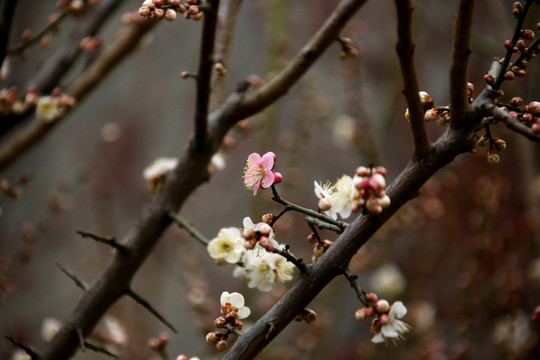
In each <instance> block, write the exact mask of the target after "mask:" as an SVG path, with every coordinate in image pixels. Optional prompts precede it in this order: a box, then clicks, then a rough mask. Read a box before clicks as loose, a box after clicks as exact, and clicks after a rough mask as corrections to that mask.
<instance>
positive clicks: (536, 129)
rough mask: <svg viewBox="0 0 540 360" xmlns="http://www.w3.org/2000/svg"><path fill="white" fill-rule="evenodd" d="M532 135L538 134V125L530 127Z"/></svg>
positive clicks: (539, 131)
mask: <svg viewBox="0 0 540 360" xmlns="http://www.w3.org/2000/svg"><path fill="white" fill-rule="evenodd" d="M531 131H532V132H533V134H540V123H536V124H533V125H532V127H531Z"/></svg>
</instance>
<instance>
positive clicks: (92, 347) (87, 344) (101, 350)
mask: <svg viewBox="0 0 540 360" xmlns="http://www.w3.org/2000/svg"><path fill="white" fill-rule="evenodd" d="M84 346H85V347H86V348H87V349H88V350H92V351H94V352H97V353H102V354H105V355H109V356H110V357H112V358H115V359H118V358H119V356H118V355H116V354H114V353H112V352H110V351H109V350H107V349H105V348H103V347H101V346H98V345H95V344H92V343H90V342H88V341H85V342H84Z"/></svg>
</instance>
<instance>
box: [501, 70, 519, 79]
mask: <svg viewBox="0 0 540 360" xmlns="http://www.w3.org/2000/svg"><path fill="white" fill-rule="evenodd" d="M515 77H516V74H514V73H513V72H512V71H507V72H506V73H505V74H504V80H508V81H510V80H514V79H515Z"/></svg>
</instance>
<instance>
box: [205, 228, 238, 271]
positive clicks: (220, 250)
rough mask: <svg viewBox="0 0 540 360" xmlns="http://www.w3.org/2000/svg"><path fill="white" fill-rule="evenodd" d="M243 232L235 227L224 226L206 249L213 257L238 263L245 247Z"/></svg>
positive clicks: (230, 262)
mask: <svg viewBox="0 0 540 360" xmlns="http://www.w3.org/2000/svg"><path fill="white" fill-rule="evenodd" d="M243 243H244V241H243V238H242V234H240V230H239V229H238V228H235V227H229V228H223V229H221V230H220V231H219V233H218V235H217V237H216V238H214V239H212V240H211V241H210V242H209V243H208V245H207V247H206V249H207V250H208V254H210V256H211V257H212V258H213V259H216V260H219V259H223V260H225V261H226V262H228V263H229V264H236V263H237V262H238V261H240V259H241V258H242V255H243V254H244V251H245V248H244V246H243Z"/></svg>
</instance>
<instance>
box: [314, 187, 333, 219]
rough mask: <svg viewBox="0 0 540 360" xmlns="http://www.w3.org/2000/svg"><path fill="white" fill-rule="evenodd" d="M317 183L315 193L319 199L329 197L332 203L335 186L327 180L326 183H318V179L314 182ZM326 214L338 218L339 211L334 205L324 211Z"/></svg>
mask: <svg viewBox="0 0 540 360" xmlns="http://www.w3.org/2000/svg"><path fill="white" fill-rule="evenodd" d="M313 183H314V184H315V195H317V197H318V198H319V199H321V200H322V199H328V200H329V201H330V204H332V199H331V197H332V194H333V193H334V192H335V188H334V186H333V185H332V183H331V182H330V181H327V182H326V183H324V184H323V183H322V182H321V183H318V182H316V181H314V182H313ZM332 205H333V204H332ZM323 213H324V214H325V215H326V216H330V217H331V218H332V219H334V220H335V219H337V213H336V210H335V209H334V207H333V206H332V207H331V208H330V210H326V211H324V212H323Z"/></svg>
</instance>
